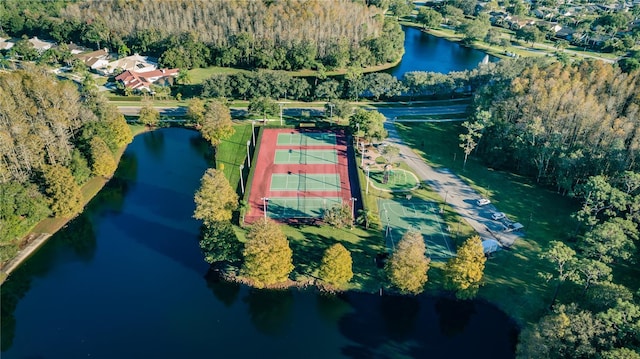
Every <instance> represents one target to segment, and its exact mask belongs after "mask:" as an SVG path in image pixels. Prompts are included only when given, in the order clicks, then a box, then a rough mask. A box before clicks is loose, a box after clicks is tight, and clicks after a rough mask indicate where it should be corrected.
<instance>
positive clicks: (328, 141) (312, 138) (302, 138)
mask: <svg viewBox="0 0 640 359" xmlns="http://www.w3.org/2000/svg"><path fill="white" fill-rule="evenodd" d="M277 145H278V146H335V145H336V134H335V133H326V132H310V133H301V132H296V133H279V134H278V142H277Z"/></svg>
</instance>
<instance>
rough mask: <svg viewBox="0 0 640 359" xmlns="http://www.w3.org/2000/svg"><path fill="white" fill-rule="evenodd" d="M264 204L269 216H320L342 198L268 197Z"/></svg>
mask: <svg viewBox="0 0 640 359" xmlns="http://www.w3.org/2000/svg"><path fill="white" fill-rule="evenodd" d="M266 204H267V216H269V217H271V218H278V219H279V218H320V217H322V213H323V212H324V210H325V209H326V208H331V207H333V206H335V205H336V204H342V198H340V197H326V198H325V197H270V198H269V200H268V201H267V202H266Z"/></svg>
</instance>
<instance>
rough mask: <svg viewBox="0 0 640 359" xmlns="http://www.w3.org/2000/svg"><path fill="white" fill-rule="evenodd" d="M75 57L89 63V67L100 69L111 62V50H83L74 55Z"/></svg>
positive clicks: (86, 63)
mask: <svg viewBox="0 0 640 359" xmlns="http://www.w3.org/2000/svg"><path fill="white" fill-rule="evenodd" d="M74 57H75V58H77V59H79V60H80V61H82V62H83V63H84V64H85V65H87V67H89V68H90V69H92V70H94V71H99V69H101V68H104V67H106V66H107V64H109V51H107V49H100V50H97V51H91V52H83V53H80V54H77V55H74Z"/></svg>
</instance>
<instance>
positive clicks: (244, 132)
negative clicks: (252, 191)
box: [216, 122, 251, 189]
mask: <svg viewBox="0 0 640 359" xmlns="http://www.w3.org/2000/svg"><path fill="white" fill-rule="evenodd" d="M233 128H234V129H235V130H236V132H235V133H234V134H233V136H231V137H230V138H229V139H226V140H222V142H220V145H219V146H218V148H217V149H216V168H217V169H220V168H222V171H223V172H224V175H225V176H226V177H227V179H228V180H229V184H230V185H231V188H233V189H237V188H238V186H239V185H240V165H241V164H243V163H245V162H246V159H247V141H248V140H249V139H251V122H246V123H236V124H234V125H233ZM245 166H246V163H245ZM244 173H245V180H246V173H247V170H246V169H245V172H244ZM245 185H246V183H245Z"/></svg>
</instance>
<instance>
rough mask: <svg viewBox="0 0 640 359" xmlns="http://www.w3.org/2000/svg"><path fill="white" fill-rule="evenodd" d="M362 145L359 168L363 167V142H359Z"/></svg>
mask: <svg viewBox="0 0 640 359" xmlns="http://www.w3.org/2000/svg"><path fill="white" fill-rule="evenodd" d="M360 144H361V145H362V157H361V158H360V167H364V142H360Z"/></svg>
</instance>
